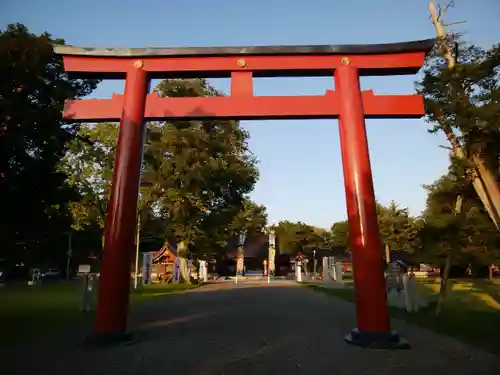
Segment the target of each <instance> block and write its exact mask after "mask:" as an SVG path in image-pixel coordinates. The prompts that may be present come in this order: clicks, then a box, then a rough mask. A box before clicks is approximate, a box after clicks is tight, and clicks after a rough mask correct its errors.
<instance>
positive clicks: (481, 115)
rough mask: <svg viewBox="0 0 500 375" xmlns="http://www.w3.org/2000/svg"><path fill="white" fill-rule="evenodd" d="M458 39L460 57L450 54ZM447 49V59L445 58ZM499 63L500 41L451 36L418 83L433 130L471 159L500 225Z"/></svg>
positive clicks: (474, 176)
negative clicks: (485, 44) (481, 42)
mask: <svg viewBox="0 0 500 375" xmlns="http://www.w3.org/2000/svg"><path fill="white" fill-rule="evenodd" d="M443 38H444V36H443ZM454 43H457V48H455V49H454V55H455V56H453V54H450V53H449V52H450V48H449V47H450V45H453V44H454ZM443 51H445V52H446V55H447V57H448V58H447V59H446V58H443V57H442V55H441V54H442V53H443ZM499 67H500V45H495V46H493V47H492V48H490V49H483V48H480V47H478V46H474V45H471V44H468V43H466V42H464V41H461V40H460V39H459V38H458V37H457V36H456V35H449V36H448V37H447V38H445V39H443V40H440V43H438V45H437V48H436V49H435V51H433V53H431V54H430V55H429V56H428V58H427V61H426V65H425V68H424V70H423V76H422V77H423V78H422V80H421V81H420V82H419V84H418V86H417V89H418V91H419V93H421V94H423V95H424V99H425V107H426V117H427V120H428V121H429V122H431V123H432V125H433V128H432V129H430V132H438V131H443V132H444V133H445V135H446V137H447V138H448V140H449V141H450V145H451V148H452V150H453V152H454V153H455V156H456V157H460V158H461V159H462V160H463V162H466V163H467V167H468V169H469V174H470V176H471V177H472V179H473V182H474V188H475V190H476V192H477V194H478V195H479V197H480V199H481V201H482V203H483V205H484V206H485V208H486V209H487V211H488V213H489V216H490V217H491V218H492V220H493V221H494V222H496V224H497V226H498V225H499V224H498V223H499V222H500V216H499V212H500V188H499V186H498V181H499V174H498V170H499V166H500V164H499V161H498V160H499V155H500V154H499V151H500V148H499V146H498V144H499V141H500V131H499V128H498V122H499V120H500V100H499V98H500V85H499V82H500V75H499Z"/></svg>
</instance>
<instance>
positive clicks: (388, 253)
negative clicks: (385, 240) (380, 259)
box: [385, 244, 391, 264]
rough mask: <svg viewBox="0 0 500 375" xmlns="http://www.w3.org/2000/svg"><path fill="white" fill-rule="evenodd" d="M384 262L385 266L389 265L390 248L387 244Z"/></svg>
mask: <svg viewBox="0 0 500 375" xmlns="http://www.w3.org/2000/svg"><path fill="white" fill-rule="evenodd" d="M385 262H386V263H387V264H389V263H391V247H390V246H389V244H385Z"/></svg>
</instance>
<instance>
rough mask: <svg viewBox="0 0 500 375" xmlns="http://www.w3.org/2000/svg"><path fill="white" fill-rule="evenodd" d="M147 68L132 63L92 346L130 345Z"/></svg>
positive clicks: (116, 161) (105, 239) (126, 91)
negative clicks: (132, 283) (131, 298)
mask: <svg viewBox="0 0 500 375" xmlns="http://www.w3.org/2000/svg"><path fill="white" fill-rule="evenodd" d="M142 65H143V62H142V61H141V60H137V61H135V62H133V63H131V66H130V68H129V70H128V71H127V74H126V83H125V95H124V101H123V111H122V115H121V120H120V132H119V135H118V143H117V148H116V156H115V167H114V173H113V184H112V188H111V198H110V201H109V206H108V215H107V220H106V229H105V238H104V253H103V257H102V263H101V272H100V274H101V276H100V285H99V294H98V301H97V312H96V317H95V322H94V327H93V332H92V333H91V335H90V336H89V337H88V339H89V341H90V342H92V343H112V342H121V341H128V340H130V338H131V335H130V334H129V333H128V332H127V314H128V302H129V292H130V265H131V264H132V257H133V253H134V242H135V235H136V225H137V200H138V196H139V185H140V178H141V165H142V153H143V146H144V137H145V132H146V125H145V123H144V109H145V105H146V95H147V93H148V86H149V79H148V76H147V72H146V71H145V70H144V69H142Z"/></svg>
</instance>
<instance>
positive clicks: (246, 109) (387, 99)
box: [63, 90, 424, 122]
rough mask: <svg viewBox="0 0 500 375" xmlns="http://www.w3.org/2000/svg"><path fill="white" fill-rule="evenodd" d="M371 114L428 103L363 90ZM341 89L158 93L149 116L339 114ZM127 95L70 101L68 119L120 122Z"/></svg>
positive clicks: (408, 113) (406, 113) (414, 111)
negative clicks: (284, 93)
mask: <svg viewBox="0 0 500 375" xmlns="http://www.w3.org/2000/svg"><path fill="white" fill-rule="evenodd" d="M362 96H363V107H364V111H365V117H366V118H392V117H397V118H420V117H422V116H423V114H424V105H423V101H422V97H421V96H420V95H374V94H373V91H371V90H369V91H363V92H362ZM339 103H340V101H339V94H338V93H337V92H335V91H327V93H326V95H324V96H235V97H202V98H160V97H158V95H156V94H155V93H152V94H149V95H148V96H147V99H146V109H145V116H144V117H145V119H146V120H149V121H151V120H161V119H178V118H184V119H213V118H234V119H236V118H237V119H276V118H297V119H307V118H338V116H339V113H340V104H339ZM122 110H123V95H118V94H114V95H113V97H112V98H111V99H88V100H70V101H67V103H66V107H65V109H64V115H63V117H64V119H65V120H70V121H75V122H79V121H95V122H98V121H119V119H120V116H121V113H122Z"/></svg>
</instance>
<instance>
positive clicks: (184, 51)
mask: <svg viewBox="0 0 500 375" xmlns="http://www.w3.org/2000/svg"><path fill="white" fill-rule="evenodd" d="M435 41H436V40H435V39H424V40H416V41H411V42H402V43H384V44H346V45H298V46H249V47H173V48H86V47H75V46H61V45H54V52H55V53H56V54H59V55H66V56H68V55H73V56H87V57H124V58H127V57H128V58H130V57H163V56H165V57H168V56H170V57H183V56H235V55H247V56H249V55H254V56H255V55H261V56H262V55H270V56H272V55H373V54H394V53H405V52H426V53H428V52H429V51H430V50H431V48H432V46H433V45H434V43H435Z"/></svg>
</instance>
